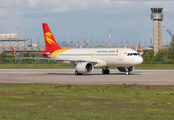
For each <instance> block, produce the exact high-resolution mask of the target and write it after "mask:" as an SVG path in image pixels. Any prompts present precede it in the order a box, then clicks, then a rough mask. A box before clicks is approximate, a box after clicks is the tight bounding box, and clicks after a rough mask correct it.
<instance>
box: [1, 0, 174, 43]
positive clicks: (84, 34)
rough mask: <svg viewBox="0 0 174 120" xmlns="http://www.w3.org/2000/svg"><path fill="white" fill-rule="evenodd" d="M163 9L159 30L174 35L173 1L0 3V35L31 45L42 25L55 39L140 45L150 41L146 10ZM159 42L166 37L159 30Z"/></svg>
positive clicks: (19, 0)
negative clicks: (16, 37) (12, 35)
mask: <svg viewBox="0 0 174 120" xmlns="http://www.w3.org/2000/svg"><path fill="white" fill-rule="evenodd" d="M154 5H161V7H163V8H164V10H163V13H164V19H163V22H162V26H166V27H167V28H169V29H170V30H172V31H173V33H174V7H173V5H174V0H153V1H151V0H146V1H145V0H124V1H123V0H1V4H0V34H5V33H16V31H17V30H16V28H19V35H20V36H21V37H23V38H24V37H25V38H32V39H33V41H34V42H36V41H37V40H38V38H39V39H40V41H44V40H43V31H42V23H43V22H44V23H45V22H46V23H48V25H49V27H50V29H51V31H52V33H53V35H54V36H55V38H56V39H58V38H59V39H60V40H64V39H65V38H66V40H67V42H68V41H70V40H71V38H73V40H74V41H77V39H78V38H83V39H84V38H86V40H90V39H91V37H92V39H93V41H96V40H97V38H98V40H99V41H103V38H104V39H105V41H106V42H107V41H109V38H108V37H109V35H108V34H109V31H108V30H109V29H111V34H112V35H111V36H112V41H115V39H117V42H119V41H121V39H123V40H124V41H127V39H129V40H130V41H132V40H133V39H134V40H135V41H136V40H137V41H138V40H139V39H140V40H141V42H143V41H144V40H145V39H146V40H147V41H149V40H150V39H151V38H153V21H152V20H151V19H150V14H151V10H150V8H151V7H153V6H154ZM162 37H163V41H164V42H166V41H167V39H168V40H169V41H170V36H169V35H168V33H167V32H166V31H165V29H164V28H162Z"/></svg>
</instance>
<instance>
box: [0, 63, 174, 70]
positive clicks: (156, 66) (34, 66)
mask: <svg viewBox="0 0 174 120" xmlns="http://www.w3.org/2000/svg"><path fill="white" fill-rule="evenodd" d="M74 68H75V67H74V66H67V65H63V64H59V63H57V64H46V63H44V64H38V63H36V64H7V63H6V64H0V69H74ZM99 69H100V68H99ZM110 69H117V68H116V67H110ZM135 69H174V64H141V65H139V66H136V67H135Z"/></svg>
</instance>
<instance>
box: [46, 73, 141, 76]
mask: <svg viewBox="0 0 174 120" xmlns="http://www.w3.org/2000/svg"><path fill="white" fill-rule="evenodd" d="M47 74H49V75H74V76H94V75H98V76H101V75H102V76H103V74H101V73H98V74H96V73H94V74H92V73H90V74H83V75H75V74H74V73H47ZM111 75H125V73H110V74H106V75H104V76H111ZM132 75H142V74H136V73H131V74H130V75H128V76H132ZM125 76H126V75H125Z"/></svg>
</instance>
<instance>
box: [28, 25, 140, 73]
mask: <svg viewBox="0 0 174 120" xmlns="http://www.w3.org/2000/svg"><path fill="white" fill-rule="evenodd" d="M42 27H43V33H44V39H45V46H46V50H44V51H41V54H42V55H43V56H44V57H46V58H31V59H42V60H43V59H44V60H55V61H58V62H59V63H61V64H65V65H69V66H75V68H76V70H75V75H82V74H83V73H89V72H92V71H93V70H94V68H102V74H110V71H109V69H108V68H109V67H117V68H118V70H119V71H120V72H125V74H126V75H129V74H130V72H131V71H133V70H134V68H135V66H137V65H140V64H141V63H142V62H143V59H142V57H141V56H140V55H139V53H138V52H137V51H135V50H133V49H129V48H76V49H71V48H65V49H63V48H61V47H60V46H59V45H58V44H57V42H56V40H55V38H54V36H53V34H52V32H51V30H50V28H49V26H48V24H47V23H42Z"/></svg>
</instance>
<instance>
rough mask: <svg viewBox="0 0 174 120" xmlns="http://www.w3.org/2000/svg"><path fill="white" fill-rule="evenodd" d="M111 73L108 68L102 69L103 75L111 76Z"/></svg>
mask: <svg viewBox="0 0 174 120" xmlns="http://www.w3.org/2000/svg"><path fill="white" fill-rule="evenodd" d="M109 73H110V71H109V70H108V69H107V68H106V69H102V74H109Z"/></svg>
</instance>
